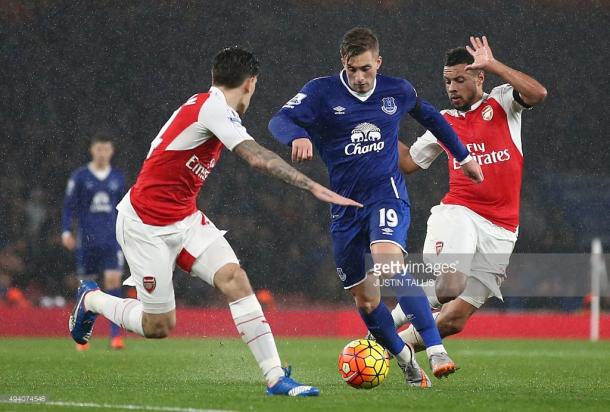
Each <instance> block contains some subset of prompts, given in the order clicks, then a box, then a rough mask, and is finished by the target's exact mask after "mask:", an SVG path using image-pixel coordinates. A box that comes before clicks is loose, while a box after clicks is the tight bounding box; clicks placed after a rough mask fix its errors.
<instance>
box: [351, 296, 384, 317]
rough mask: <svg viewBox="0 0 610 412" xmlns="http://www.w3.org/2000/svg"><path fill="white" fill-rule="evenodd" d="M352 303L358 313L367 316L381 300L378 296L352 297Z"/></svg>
mask: <svg viewBox="0 0 610 412" xmlns="http://www.w3.org/2000/svg"><path fill="white" fill-rule="evenodd" d="M354 301H355V302H356V307H357V308H358V310H359V311H361V312H364V313H366V314H369V313H371V312H372V311H374V310H375V309H377V307H378V306H379V303H380V302H381V299H380V298H379V297H378V296H366V295H354Z"/></svg>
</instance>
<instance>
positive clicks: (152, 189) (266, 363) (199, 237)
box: [69, 47, 362, 396]
mask: <svg viewBox="0 0 610 412" xmlns="http://www.w3.org/2000/svg"><path fill="white" fill-rule="evenodd" d="M258 73H259V64H258V61H257V60H256V58H255V57H254V56H253V55H252V54H251V53H250V52H248V51H246V50H243V49H241V48H238V47H233V48H228V49H224V50H222V51H220V52H219V53H218V54H217V55H216V57H215V58H214V63H213V66H212V84H213V86H212V87H211V88H210V90H209V92H205V93H198V94H195V95H193V96H192V97H191V98H189V99H188V100H187V101H186V102H185V103H184V104H183V105H182V106H180V108H178V110H176V111H175V112H174V114H173V115H172V116H171V117H170V119H169V120H168V121H167V123H165V125H164V126H163V128H161V131H160V132H159V134H158V135H157V137H156V138H155V139H154V140H153V141H152V144H151V147H150V151H149V152H148V156H147V157H146V160H145V161H144V164H143V166H142V169H141V170H140V174H139V175H138V178H137V181H136V183H135V184H134V185H133V187H132V188H131V189H130V190H129V192H128V193H127V194H126V195H125V197H124V198H123V200H122V201H121V202H120V203H119V205H118V206H117V209H118V211H119V213H118V217H117V224H116V235H117V240H118V242H119V244H120V245H121V248H122V249H123V252H124V254H125V258H126V259H127V263H128V264H129V267H130V270H131V277H130V278H129V279H127V280H126V281H125V284H128V285H132V286H135V287H136V289H137V291H138V299H137V300H136V299H120V298H117V297H115V296H111V295H109V294H106V293H104V292H102V291H100V290H99V288H98V287H97V285H96V284H95V282H93V281H87V282H82V283H81V287H80V288H79V293H78V295H77V304H76V306H75V308H74V310H73V312H72V315H71V317H70V324H69V327H70V332H71V335H72V337H73V339H74V340H75V341H76V342H77V343H81V344H83V343H86V342H87V341H88V340H89V338H90V337H91V333H92V330H93V323H94V321H95V318H96V316H97V315H98V314H102V315H103V316H104V317H106V318H108V319H110V320H112V321H113V322H115V323H116V324H118V325H121V326H122V327H124V328H125V329H127V330H130V331H132V332H134V333H137V334H139V335H142V336H144V337H146V338H164V337H166V336H168V335H169V333H170V331H171V330H172V329H173V328H174V325H175V323H176V310H175V308H176V302H175V299H174V288H173V283H172V276H173V271H174V268H175V266H176V265H178V266H179V267H181V268H182V269H183V270H184V271H186V272H188V273H190V274H191V275H192V276H194V277H199V278H201V279H202V280H204V281H205V282H207V283H208V284H210V285H211V286H213V287H215V288H217V289H218V290H219V291H220V292H221V293H222V294H223V295H224V296H225V297H226V298H227V300H228V302H229V309H230V311H231V315H232V317H233V320H234V322H235V325H236V327H237V331H238V332H239V334H240V335H241V337H242V339H243V340H244V342H245V343H246V344H247V345H248V347H249V349H250V351H251V352H252V354H253V356H254V358H255V359H256V361H257V363H258V365H259V366H260V368H261V371H262V373H263V376H264V378H265V381H266V383H267V388H268V389H267V393H268V394H269V395H287V396H315V395H318V394H319V393H320V391H319V389H318V388H315V387H312V386H308V385H302V384H300V383H298V382H296V381H294V380H293V379H292V378H290V376H289V375H290V369H288V368H287V369H283V368H282V366H281V362H280V357H279V355H278V352H277V349H276V345H275V340H274V338H273V334H272V332H271V328H270V326H269V323H268V322H267V320H266V319H265V315H264V314H263V311H262V308H261V305H260V303H259V301H258V299H257V298H256V296H255V295H254V292H253V291H252V287H251V286H250V282H249V280H248V276H247V275H246V272H245V271H244V270H243V269H242V268H241V267H240V265H239V261H238V259H237V257H236V256H235V252H233V249H232V248H231V245H229V243H228V242H227V240H226V239H225V238H224V233H225V232H224V231H221V230H219V229H217V228H216V226H215V225H214V224H213V223H212V222H211V221H210V219H209V218H208V217H207V216H205V215H204V214H203V213H202V212H201V211H199V210H198V209H197V204H196V199H197V196H198V195H199V192H200V190H201V187H202V186H203V184H204V182H205V180H206V179H207V178H208V176H209V175H210V173H211V172H212V170H213V168H214V167H215V166H216V164H217V163H218V161H219V159H220V154H221V152H222V150H223V148H225V147H226V148H227V149H229V150H230V151H232V152H233V153H235V154H236V155H237V156H239V157H241V158H243V159H244V160H245V161H246V162H247V163H248V164H249V165H250V166H251V167H253V168H255V169H256V170H259V171H262V172H265V173H267V174H269V175H271V176H273V177H275V178H278V179H280V180H283V181H284V182H286V183H289V184H291V185H293V186H296V187H299V188H301V189H305V190H308V191H310V192H311V193H312V194H313V195H314V196H315V197H316V198H318V199H319V200H322V201H325V202H329V203H334V204H338V205H343V206H357V207H361V206H362V205H361V204H360V203H357V202H354V201H353V200H350V199H347V198H345V197H343V196H340V195H338V194H336V193H335V192H333V191H331V190H329V189H327V188H325V187H323V186H321V185H320V184H318V183H316V182H314V181H312V180H311V179H309V178H308V177H307V176H305V175H304V174H302V173H300V172H299V171H297V170H296V169H294V168H293V167H292V166H290V165H288V164H287V163H286V162H285V161H284V160H282V159H281V158H280V157H279V156H278V155H276V154H275V153H273V152H271V151H269V150H267V149H265V148H264V147H262V146H260V145H259V144H258V143H256V142H255V141H254V139H253V138H252V137H251V136H250V135H249V134H248V132H247V131H246V129H245V127H244V126H242V124H241V118H240V116H242V115H243V114H244V112H245V111H246V110H247V109H248V106H249V104H250V99H251V97H252V95H253V93H254V90H255V88H256V80H257V76H258Z"/></svg>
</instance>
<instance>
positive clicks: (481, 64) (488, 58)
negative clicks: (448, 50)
mask: <svg viewBox="0 0 610 412" xmlns="http://www.w3.org/2000/svg"><path fill="white" fill-rule="evenodd" d="M470 44H471V45H472V47H470V46H466V50H468V53H470V54H471V55H472V57H474V62H473V63H472V64H469V65H467V66H466V67H465V69H466V70H487V69H488V68H489V67H490V66H491V65H492V64H493V63H495V61H496V60H495V59H494V55H493V53H492V52H491V47H489V43H487V37H485V36H483V39H481V38H480V37H474V36H470Z"/></svg>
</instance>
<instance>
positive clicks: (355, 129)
mask: <svg viewBox="0 0 610 412" xmlns="http://www.w3.org/2000/svg"><path fill="white" fill-rule="evenodd" d="M340 55H341V63H342V65H343V70H342V71H341V72H340V73H339V74H338V75H334V76H328V77H320V78H317V79H314V80H312V81H310V82H309V83H307V84H306V85H305V86H304V87H303V88H302V89H301V91H300V92H299V93H297V95H296V96H294V97H293V98H292V99H291V100H290V101H288V102H287V103H286V104H285V105H284V107H283V108H282V109H281V110H280V111H279V112H278V113H277V114H276V115H275V117H273V119H272V120H271V121H270V123H269V130H270V131H271V132H272V134H273V135H274V136H275V138H276V139H278V140H279V141H280V142H282V143H285V144H288V145H291V146H292V159H293V161H303V160H309V159H311V158H312V155H313V149H312V142H313V145H315V146H316V148H317V150H318V151H319V152H320V155H321V157H322V160H324V163H325V164H326V166H327V168H328V173H329V175H330V181H331V188H332V189H333V190H334V191H336V192H337V193H339V194H341V195H343V196H347V197H350V198H353V199H355V200H357V201H358V202H361V203H363V204H364V205H365V207H364V208H363V209H355V208H346V207H342V206H340V205H334V206H333V207H332V210H331V213H332V222H331V227H330V230H331V236H332V241H333V247H334V257H335V262H336V267H337V273H338V275H339V278H340V279H341V281H342V282H343V287H344V288H345V289H347V290H349V291H350V293H351V294H352V296H353V297H354V301H355V303H356V306H357V308H358V310H359V312H360V315H361V317H362V319H363V320H364V322H365V324H366V325H367V327H368V329H369V331H370V332H371V333H372V335H373V336H374V337H375V339H377V340H378V341H379V342H380V343H381V344H382V345H383V346H385V347H386V348H387V349H388V350H389V351H390V352H391V353H392V354H393V355H394V356H395V357H396V359H397V361H398V363H399V365H400V367H401V369H402V370H403V372H404V373H405V378H406V382H407V384H408V385H410V386H415V387H423V388H425V387H429V386H431V383H430V379H429V378H428V377H427V375H426V374H425V372H424V371H423V370H422V369H421V368H420V367H419V365H418V364H417V362H416V360H415V356H413V353H412V350H411V348H410V347H409V346H408V345H405V344H404V343H403V341H402V340H401V339H400V337H399V336H398V334H397V332H396V329H395V328H394V324H393V322H392V316H391V314H390V311H389V310H388V308H387V307H386V305H385V304H384V303H383V302H381V296H380V288H379V283H378V282H377V281H376V279H375V277H374V276H367V275H368V273H367V271H368V270H369V269H370V268H368V267H366V261H365V260H366V255H367V254H368V253H371V254H372V258H373V262H374V263H375V265H386V268H387V269H388V270H384V269H382V270H381V273H377V275H382V276H384V277H388V278H394V279H397V280H398V282H397V284H400V285H401V290H400V291H398V292H397V295H398V297H399V305H400V307H402V309H403V310H404V311H405V312H406V313H408V314H409V315H410V318H411V319H412V322H413V323H414V324H415V325H416V327H417V329H418V330H419V332H420V334H421V335H422V336H423V339H424V342H425V344H426V347H427V354H428V358H429V361H430V366H431V368H432V371H433V373H434V375H435V376H437V377H442V376H447V375H448V374H450V373H453V372H454V371H455V364H454V363H453V361H452V360H451V359H450V358H449V357H448V356H447V353H446V350H445V348H444V347H443V344H442V341H441V337H440V336H439V333H438V330H437V328H436V326H435V324H434V319H433V317H432V313H431V311H430V307H429V305H428V301H427V299H426V297H425V294H424V293H423V291H422V290H421V288H420V287H419V286H418V285H417V284H416V283H415V282H412V280H413V278H412V277H411V276H410V274H407V273H403V272H402V271H401V270H400V268H403V267H404V254H406V248H407V231H408V228H409V224H410V205H409V198H408V195H407V188H406V185H405V182H404V179H403V177H402V174H401V173H400V171H399V168H398V146H397V145H398V129H399V126H400V121H401V119H402V118H403V117H404V116H405V115H406V114H407V113H408V114H409V115H410V116H411V117H413V118H414V119H415V120H417V121H418V122H419V123H421V124H422V125H423V126H425V127H426V128H428V129H430V130H433V131H434V133H435V135H436V136H438V137H439V139H441V140H442V141H443V142H444V144H445V145H446V147H448V148H449V150H450V151H451V153H452V154H453V155H454V156H455V157H456V158H457V159H458V160H457V161H458V162H459V164H460V165H461V167H462V171H463V172H464V175H465V177H464V179H469V178H471V179H473V180H474V181H475V182H480V181H481V180H482V179H483V176H482V174H481V168H480V167H479V165H478V164H477V162H476V161H475V160H473V159H472V158H471V157H470V155H469V154H468V150H467V149H466V147H465V146H464V145H463V144H462V143H460V141H459V140H458V137H457V136H456V134H455V132H454V131H453V130H452V129H451V127H450V126H449V124H447V122H446V121H445V119H444V118H443V117H442V116H441V115H440V113H439V112H438V111H437V110H436V109H435V108H434V107H432V105H430V104H429V103H428V102H426V101H425V100H423V99H421V98H419V97H418V96H417V93H416V92H415V89H414V88H413V86H412V85H411V84H410V83H409V82H408V81H407V80H404V79H400V78H393V77H388V76H383V75H381V74H378V73H377V71H378V70H379V68H380V66H381V56H380V55H379V42H378V40H377V37H376V36H375V34H374V33H373V32H372V31H371V30H370V29H367V28H354V29H352V30H350V31H348V32H347V33H346V34H345V35H344V37H343V40H342V43H341V46H340ZM393 264H394V265H393ZM396 264H398V265H396Z"/></svg>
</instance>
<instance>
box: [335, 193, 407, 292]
mask: <svg viewBox="0 0 610 412" xmlns="http://www.w3.org/2000/svg"><path fill="white" fill-rule="evenodd" d="M353 210H355V212H353V213H350V214H348V213H346V214H345V215H344V216H342V217H341V218H338V219H336V220H333V222H332V223H331V229H330V231H331V237H332V241H333V251H334V257H335V264H336V265H337V274H338V275H339V278H340V279H341V282H343V288H345V289H349V288H351V287H353V286H356V285H357V284H359V283H362V282H363V281H364V279H365V278H366V273H367V271H368V270H369V269H370V268H367V267H366V266H367V255H369V254H370V253H371V244H373V243H376V242H392V243H395V244H396V245H398V246H400V248H401V249H402V250H403V251H404V252H405V253H406V250H407V232H408V230H409V225H410V223H411V208H410V206H409V203H408V202H406V201H405V200H402V199H385V200H380V201H378V202H376V203H373V204H371V205H369V206H365V207H363V208H361V209H353ZM368 264H370V259H369V260H368Z"/></svg>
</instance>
